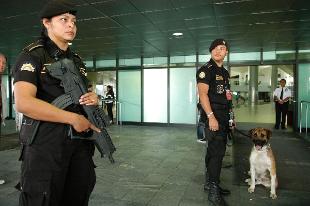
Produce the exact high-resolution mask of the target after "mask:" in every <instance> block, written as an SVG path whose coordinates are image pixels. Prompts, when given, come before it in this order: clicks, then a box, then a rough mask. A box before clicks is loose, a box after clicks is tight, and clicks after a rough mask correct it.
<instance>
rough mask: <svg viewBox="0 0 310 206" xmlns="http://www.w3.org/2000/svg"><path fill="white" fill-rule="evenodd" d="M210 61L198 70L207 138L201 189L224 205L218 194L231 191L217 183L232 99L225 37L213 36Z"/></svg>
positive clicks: (215, 202) (212, 199) (198, 82)
mask: <svg viewBox="0 0 310 206" xmlns="http://www.w3.org/2000/svg"><path fill="white" fill-rule="evenodd" d="M209 51H210V52H211V59H210V61H209V62H208V63H207V64H205V65H204V66H202V67H201V68H200V69H199V70H198V71H197V75H196V78H197V87H198V93H199V102H200V104H201V106H202V108H203V110H204V112H205V113H206V116H207V120H206V130H205V134H206V138H207V139H208V146H207V152H206V157H205V163H206V171H207V172H208V175H206V182H205V186H204V189H205V190H208V191H209V196H208V200H209V201H210V202H211V203H212V204H213V205H220V206H223V205H226V202H225V200H224V199H223V198H222V196H221V195H225V194H230V191H229V190H226V189H223V188H221V187H220V186H219V182H220V174H221V167H222V160H223V157H224V155H225V151H226V142H227V134H228V126H229V122H228V121H229V110H230V109H231V108H229V105H230V104H229V101H230V100H231V94H230V91H229V89H230V85H229V74H228V72H227V70H226V69H225V68H224V67H223V62H224V58H225V56H226V54H227V53H228V45H227V42H226V41H225V40H224V39H216V40H214V41H213V42H212V43H211V46H210V48H209Z"/></svg>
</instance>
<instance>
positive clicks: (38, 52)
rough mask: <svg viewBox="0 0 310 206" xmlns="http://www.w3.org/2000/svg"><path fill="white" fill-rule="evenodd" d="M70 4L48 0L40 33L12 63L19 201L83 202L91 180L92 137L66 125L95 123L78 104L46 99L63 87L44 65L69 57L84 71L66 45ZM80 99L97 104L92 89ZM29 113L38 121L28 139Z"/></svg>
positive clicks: (71, 29) (72, 30) (34, 204)
mask: <svg viewBox="0 0 310 206" xmlns="http://www.w3.org/2000/svg"><path fill="white" fill-rule="evenodd" d="M72 6H73V5H71V4H70V3H67V2H65V1H61V0H53V1H49V3H48V4H47V5H46V6H45V7H44V8H43V9H42V11H41V14H40V15H41V16H40V17H41V20H42V23H43V32H42V36H41V38H40V39H39V40H38V41H36V42H35V43H33V44H31V45H29V46H28V47H26V48H25V49H24V50H23V51H22V53H21V54H20V56H19V57H18V59H17V62H16V65H15V68H14V93H15V101H16V109H17V111H18V112H21V113H23V114H24V117H25V118H24V119H23V125H22V128H21V132H20V138H21V142H22V144H23V149H22V152H21V153H22V154H21V160H22V161H23V162H22V167H21V182H20V185H21V187H20V189H21V195H20V205H21V206H26V205H27V206H28V205H31V206H42V205H44V206H70V205H74V206H86V205H88V200H89V196H90V194H91V192H92V190H93V188H94V185H95V182H96V177H95V171H94V163H93V160H92V155H93V152H94V145H93V143H92V142H91V141H85V140H82V139H74V140H71V139H70V137H69V136H68V128H69V125H71V127H72V128H74V130H75V131H74V132H75V133H77V134H81V136H82V134H85V133H87V132H89V131H91V130H96V131H98V132H99V129H98V128H96V127H95V126H94V125H92V124H91V123H90V122H89V121H88V120H87V119H86V118H85V117H84V115H83V110H82V107H81V105H70V106H68V107H67V108H65V109H64V110H62V109H58V108H57V107H55V106H53V105H52V104H51V102H52V101H53V100H54V99H55V98H57V97H58V96H60V95H62V94H63V93H64V90H63V88H62V87H61V85H60V81H59V80H57V79H54V78H53V77H51V76H50V75H49V74H48V72H47V71H46V69H45V67H46V66H47V65H49V64H51V63H53V62H55V61H57V60H59V59H62V58H69V59H71V60H73V61H74V63H75V65H76V67H77V68H80V72H81V76H83V75H85V67H84V64H83V63H82V61H81V59H80V58H79V57H78V56H77V55H76V54H74V53H72V52H71V51H70V48H69V47H68V43H69V42H70V41H72V40H73V39H74V37H75V35H76V31H77V28H76V17H75V14H76V11H75V10H74V9H72V8H73V7H72ZM83 78H84V79H86V78H85V76H84V77H83ZM80 104H86V105H96V104H97V95H96V94H95V93H92V92H89V93H87V94H85V95H82V96H81V97H80ZM32 119H35V120H40V121H41V124H40V127H39V129H38V131H37V134H36V137H35V139H34V141H33V142H32V144H31V145H29V144H27V143H28V141H29V138H30V136H31V135H32V132H33V131H32V129H33V128H32V127H31V125H32V122H33V121H31V120H32ZM82 132H84V133H82Z"/></svg>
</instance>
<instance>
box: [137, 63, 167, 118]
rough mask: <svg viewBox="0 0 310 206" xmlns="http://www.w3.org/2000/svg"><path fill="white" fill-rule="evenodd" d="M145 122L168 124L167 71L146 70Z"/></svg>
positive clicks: (144, 80) (144, 94)
mask: <svg viewBox="0 0 310 206" xmlns="http://www.w3.org/2000/svg"><path fill="white" fill-rule="evenodd" d="M143 78H144V79H143V82H144V85H143V88H144V90H143V97H144V99H143V105H144V107H143V108H144V109H143V118H144V119H143V120H144V122H160V123H167V69H145V70H144V76H143Z"/></svg>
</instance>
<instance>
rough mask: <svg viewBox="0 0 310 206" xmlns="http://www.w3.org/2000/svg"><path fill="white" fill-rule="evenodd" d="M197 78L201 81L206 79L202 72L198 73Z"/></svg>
mask: <svg viewBox="0 0 310 206" xmlns="http://www.w3.org/2000/svg"><path fill="white" fill-rule="evenodd" d="M198 76H199V78H200V79H203V78H205V77H206V74H205V73H204V72H200V73H199V75H198Z"/></svg>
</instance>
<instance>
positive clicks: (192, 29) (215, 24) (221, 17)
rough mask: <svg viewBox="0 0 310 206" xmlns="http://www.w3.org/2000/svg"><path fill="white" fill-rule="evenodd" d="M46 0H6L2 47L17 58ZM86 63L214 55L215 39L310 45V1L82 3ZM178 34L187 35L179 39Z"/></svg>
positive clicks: (79, 46) (235, 47) (236, 44)
mask: <svg viewBox="0 0 310 206" xmlns="http://www.w3.org/2000/svg"><path fill="white" fill-rule="evenodd" d="M46 2H47V1H46V0H44V1H43V0H27V1H24V0H9V1H4V0H2V1H1V8H0V52H2V53H5V54H6V55H7V56H8V57H9V60H10V61H14V60H15V58H16V56H17V54H18V53H19V52H20V50H21V49H22V48H23V47H25V45H27V44H29V43H31V42H32V41H34V40H35V39H36V38H37V37H38V36H39V34H40V30H41V25H40V20H39V18H38V12H39V10H40V8H42V6H43V5H44V4H45V3H46ZM74 2H75V3H76V4H77V10H78V13H77V17H78V35H77V37H76V39H75V40H74V41H73V45H72V47H73V50H74V51H76V52H77V53H79V54H80V56H82V58H83V59H84V60H92V59H93V58H96V59H115V58H116V57H118V58H139V57H140V56H141V55H143V56H145V57H153V56H166V55H170V56H175V55H193V54H196V53H199V54H207V53H208V47H209V45H210V43H211V41H212V40H214V39H215V38H225V39H226V40H227V41H228V43H229V44H230V51H231V52H255V51H260V50H261V49H262V48H263V50H264V51H281V50H294V49H295V48H296V47H298V48H299V49H310V1H309V0H75V1H74ZM174 32H182V33H184V35H183V37H180V38H175V37H173V36H172V33H174Z"/></svg>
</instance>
